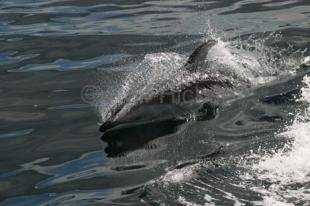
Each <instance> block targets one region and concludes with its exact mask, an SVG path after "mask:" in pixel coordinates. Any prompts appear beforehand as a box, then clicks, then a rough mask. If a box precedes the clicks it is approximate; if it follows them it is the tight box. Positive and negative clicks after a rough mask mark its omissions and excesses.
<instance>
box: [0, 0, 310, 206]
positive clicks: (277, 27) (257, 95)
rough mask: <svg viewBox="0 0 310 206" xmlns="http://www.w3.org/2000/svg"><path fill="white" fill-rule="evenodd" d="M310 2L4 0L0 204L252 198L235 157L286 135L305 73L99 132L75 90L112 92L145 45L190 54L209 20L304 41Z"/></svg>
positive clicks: (229, 28) (0, 20) (0, 8)
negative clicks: (180, 117)
mask: <svg viewBox="0 0 310 206" xmlns="http://www.w3.org/2000/svg"><path fill="white" fill-rule="evenodd" d="M309 11H310V4H309V1H308V0H281V1H272V0H268V1H259V2H258V1H254V0H243V1H241V0H229V1H227V0H215V1H193V0H182V1H173V0H168V1H147V0H134V1H125V0H117V1H104V2H103V1H98V0H94V1H83V0H75V1H71V0H50V1H45V0H2V1H1V2H0V73H1V75H0V95H1V98H0V122H1V129H0V162H1V163H0V205H1V206H2V205H3V206H9V205H23V206H24V205H25V206H28V205H29V206H33V205H112V204H114V205H117V204H125V203H126V204H129V205H137V204H148V202H151V203H154V204H156V203H158V204H160V203H166V204H168V205H170V204H183V205H190V204H194V203H196V204H201V205H203V204H207V203H209V204H211V203H212V202H213V203H217V204H220V205H225V204H226V205H231V204H232V203H234V204H241V203H247V204H254V202H259V201H261V200H262V198H261V194H260V193H259V191H257V190H250V189H248V188H247V187H246V186H247V185H240V184H239V182H240V181H244V179H240V177H239V175H238V174H236V173H238V172H239V173H241V172H242V170H243V169H240V168H238V169H236V167H237V166H236V165H237V163H236V160H235V159H234V156H238V157H239V156H246V154H248V153H249V151H251V150H255V149H257V148H258V147H259V148H261V147H262V148H266V150H267V151H268V148H269V149H274V147H275V146H277V145H279V147H280V146H281V145H283V144H284V143H283V142H284V140H283V139H281V138H280V139H274V138H273V137H274V133H275V132H277V131H279V130H282V129H283V128H284V126H283V125H284V124H286V123H287V122H290V121H291V119H292V116H294V114H295V112H296V111H295V110H296V109H297V108H299V106H300V103H298V102H297V103H296V102H295V98H296V96H297V97H299V96H298V95H300V92H299V91H300V87H301V85H302V84H301V83H300V82H301V79H302V75H301V76H298V77H296V78H292V79H290V80H288V81H286V82H280V83H279V84H276V85H269V86H267V87H264V88H262V89H258V90H254V91H248V93H250V94H245V96H246V98H244V99H241V100H237V101H234V102H231V103H228V104H227V105H224V106H223V107H221V113H220V114H219V116H217V117H216V118H215V119H212V120H207V121H199V122H192V121H189V122H183V121H181V122H180V123H178V122H174V123H173V124H172V125H169V124H168V125H169V127H167V128H166V127H165V126H166V124H163V123H162V122H161V123H158V124H142V125H135V126H132V125H129V127H127V128H126V127H125V128H122V129H119V130H115V131H111V132H108V133H105V134H102V133H100V132H99V131H98V129H99V126H100V123H101V117H100V116H99V115H98V112H97V111H96V108H95V107H94V106H93V105H90V104H86V103H85V102H83V101H82V99H81V89H82V88H83V87H84V86H85V85H93V84H95V85H100V87H101V88H102V90H103V91H107V90H108V91H109V92H111V93H113V92H115V90H116V88H119V87H120V85H115V84H116V83H118V84H120V83H121V82H122V81H115V82H114V81H112V80H113V78H115V79H117V80H119V76H118V75H120V76H122V75H123V74H124V73H126V72H135V69H137V68H140V69H141V64H140V63H141V61H142V60H143V57H144V56H145V55H146V54H153V53H156V52H176V53H179V54H182V55H184V56H185V55H187V54H188V53H189V52H190V51H192V50H193V48H195V47H196V46H197V45H198V44H199V41H200V40H201V39H203V38H204V37H205V34H206V33H207V30H208V29H210V28H209V27H208V23H207V22H211V24H212V25H214V28H218V31H214V32H215V33H219V35H220V36H223V38H227V39H228V38H239V36H241V37H240V38H241V39H242V38H246V37H247V36H249V35H250V34H253V33H256V34H257V35H258V36H260V35H262V36H263V34H262V33H263V32H266V31H267V33H268V32H269V31H280V32H281V33H282V35H283V40H282V42H279V44H280V46H281V45H282V44H284V43H290V44H292V45H293V47H294V48H295V49H297V48H307V47H308V48H309V46H310V45H309V42H310V41H309V31H310V30H309V26H310V23H309V22H310V21H309V19H310V13H309ZM307 54H308V55H309V51H308V52H307V53H306V54H305V55H307ZM136 64H138V65H139V64H140V67H139V66H136ZM133 65H135V66H133ZM113 72H115V73H113ZM111 73H112V74H113V75H111ZM305 73H306V72H304V73H303V74H305ZM111 76H113V78H112V77H111ZM257 81H258V80H257ZM262 97H264V98H262ZM107 102H108V100H107ZM100 137H102V138H100ZM221 146H224V147H223V151H224V152H217V151H218V149H219V148H222V147H221ZM210 154H216V155H213V156H212V155H210ZM237 162H238V161H237ZM178 165H179V167H177V166H178ZM180 165H181V166H180ZM170 180H172V181H170ZM251 181H252V180H251ZM163 182H164V183H163ZM179 182H182V183H184V184H179ZM253 182H254V183H253V184H254V185H256V186H257V185H259V186H266V187H268V184H269V183H268V181H263V180H261V181H258V182H255V181H253ZM249 184H250V183H249ZM251 184H252V183H251ZM259 186H258V188H260V187H259ZM292 187H293V186H292ZM268 191H272V190H268ZM160 200H161V201H160ZM301 203H305V202H301Z"/></svg>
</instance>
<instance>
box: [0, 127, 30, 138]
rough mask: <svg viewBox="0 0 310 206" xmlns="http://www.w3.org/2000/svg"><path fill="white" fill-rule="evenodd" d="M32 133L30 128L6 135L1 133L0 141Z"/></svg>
mask: <svg viewBox="0 0 310 206" xmlns="http://www.w3.org/2000/svg"><path fill="white" fill-rule="evenodd" d="M33 131H34V129H33V128H32V129H25V130H17V131H13V132H8V133H2V134H0V140H1V139H9V138H13V137H20V136H24V135H28V134H30V133H32V132H33Z"/></svg>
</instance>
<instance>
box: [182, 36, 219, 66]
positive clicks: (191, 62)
mask: <svg viewBox="0 0 310 206" xmlns="http://www.w3.org/2000/svg"><path fill="white" fill-rule="evenodd" d="M216 44H217V41H215V40H213V39H211V40H208V41H207V42H205V43H203V44H201V45H200V46H199V47H198V48H196V49H195V50H194V52H193V53H192V54H191V55H190V56H189V58H188V60H187V62H186V64H185V66H184V67H185V69H186V70H187V71H189V72H194V71H196V70H197V68H198V67H200V66H202V65H203V64H204V63H205V60H206V57H207V55H208V53H209V50H210V49H211V48H212V47H213V46H214V45H216Z"/></svg>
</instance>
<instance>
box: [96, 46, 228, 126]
mask: <svg viewBox="0 0 310 206" xmlns="http://www.w3.org/2000/svg"><path fill="white" fill-rule="evenodd" d="M216 44H217V41H215V40H209V41H207V42H205V43H203V44H201V45H200V46H199V47H198V48H196V49H195V50H194V52H193V53H192V54H191V55H190V57H189V59H188V61H187V62H186V64H185V65H184V69H185V70H186V71H188V72H189V73H194V72H196V71H199V69H201V68H206V67H208V66H209V64H208V62H207V61H206V57H207V55H208V53H209V50H210V49H211V48H212V47H213V46H214V45H216ZM214 86H220V87H232V85H231V84H230V82H228V81H221V80H219V79H211V78H206V79H203V80H200V81H197V82H193V83H190V84H187V85H186V86H185V85H184V86H183V87H182V86H181V88H180V90H179V91H178V92H172V91H165V92H163V93H161V94H159V95H157V96H154V97H153V98H151V99H148V100H147V101H144V102H142V103H141V104H138V105H136V106H134V107H133V108H132V109H131V110H130V111H129V112H128V113H127V114H126V115H125V116H123V117H120V118H117V119H115V118H114V117H115V116H116V115H117V114H118V113H119V112H120V111H121V110H122V108H123V107H124V105H126V104H127V103H128V99H124V100H123V101H122V102H121V103H120V104H118V105H117V106H116V107H115V109H114V110H113V111H112V115H111V118H110V119H109V120H107V121H106V122H105V123H103V124H102V126H101V127H100V131H102V132H105V131H107V130H109V129H112V128H114V127H116V126H119V125H124V124H130V123H137V122H144V123H146V122H150V121H151V122H158V121H166V120H173V119H178V117H180V116H182V115H184V114H185V113H186V112H187V111H185V110H184V108H183V107H181V106H180V104H181V103H182V102H185V101H191V100H194V99H195V98H196V96H197V95H198V94H196V92H197V91H198V90H200V89H209V90H211V89H212V88H213V87H214ZM180 97H182V98H180ZM216 108H217V105H215V104H213V103H210V102H208V103H204V104H203V105H202V107H201V108H200V109H199V111H198V112H201V113H205V114H204V117H203V118H204V119H210V118H213V117H214V116H215V112H216Z"/></svg>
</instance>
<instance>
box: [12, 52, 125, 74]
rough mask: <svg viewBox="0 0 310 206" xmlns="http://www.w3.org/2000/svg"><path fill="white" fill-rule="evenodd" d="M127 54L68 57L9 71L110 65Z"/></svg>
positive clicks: (86, 67) (72, 68)
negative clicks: (74, 58)
mask: <svg viewBox="0 0 310 206" xmlns="http://www.w3.org/2000/svg"><path fill="white" fill-rule="evenodd" d="M129 56H130V55H127V54H114V55H113V54H111V55H102V56H99V57H96V58H92V59H87V60H80V61H73V60H67V59H58V60H56V61H54V62H52V63H47V64H30V65H25V66H22V67H21V68H19V69H12V70H8V72H34V71H45V70H56V71H72V70H85V69H95V68H97V67H99V66H102V65H110V64H113V63H116V62H117V61H120V60H122V59H123V58H126V57H129Z"/></svg>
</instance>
